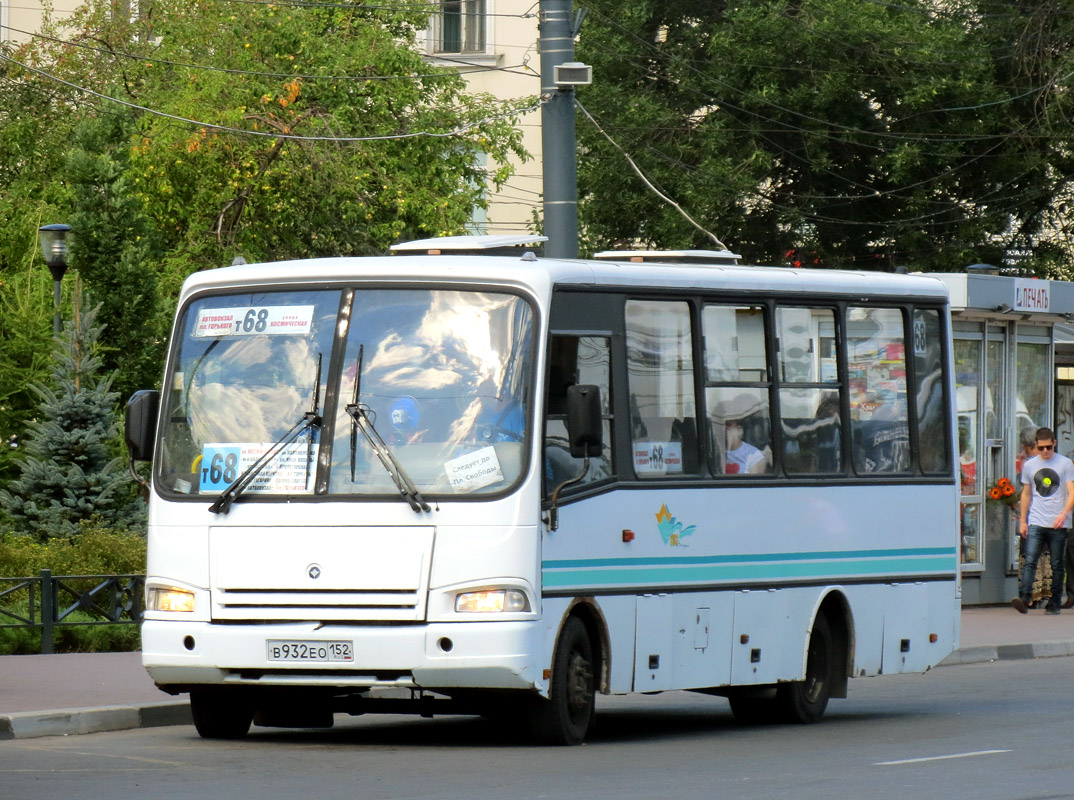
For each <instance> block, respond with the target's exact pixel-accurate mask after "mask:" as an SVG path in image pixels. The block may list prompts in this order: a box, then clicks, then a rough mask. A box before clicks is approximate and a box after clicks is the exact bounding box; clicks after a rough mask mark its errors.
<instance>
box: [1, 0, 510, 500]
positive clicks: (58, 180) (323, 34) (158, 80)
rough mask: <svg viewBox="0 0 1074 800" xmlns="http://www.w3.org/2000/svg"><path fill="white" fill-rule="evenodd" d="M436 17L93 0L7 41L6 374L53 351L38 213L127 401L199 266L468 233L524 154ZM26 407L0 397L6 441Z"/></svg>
mask: <svg viewBox="0 0 1074 800" xmlns="http://www.w3.org/2000/svg"><path fill="white" fill-rule="evenodd" d="M117 9H118V11H117ZM428 13H429V9H428V8H427V7H425V6H423V5H421V4H414V3H412V2H409V0H386V1H385V2H378V3H377V4H375V5H371V6H362V5H354V6H341V5H339V4H323V5H322V4H308V3H301V4H294V5H275V4H270V3H219V2H209V1H208V0H199V1H198V2H193V3H191V2H188V1H187V0H182V1H180V0H157V2H154V3H151V4H141V7H140V12H139V13H138V14H135V15H134V16H133V17H132V16H131V15H130V14H129V13H125V12H124V11H123V4H119V5H118V6H117V5H115V4H113V3H112V2H110V1H109V2H106V1H105V0H93V1H92V2H90V3H88V4H86V5H85V6H82V7H80V8H79V9H78V10H77V11H76V12H75V13H74V14H72V15H70V16H64V17H63V18H62V19H56V20H53V19H52V18H51V17H48V16H46V19H45V22H44V24H43V26H42V35H41V36H38V37H36V38H35V39H34V40H33V41H31V42H29V43H27V44H25V45H22V46H19V47H17V48H12V47H10V46H8V45H6V44H0V48H3V53H4V54H5V55H6V56H8V57H10V58H11V59H13V60H4V59H0V215H2V217H3V219H4V220H5V225H4V228H3V230H0V293H2V295H3V296H2V298H0V304H2V305H3V308H4V310H5V313H6V310H7V308H9V307H11V305H12V304H14V303H16V302H18V303H22V308H23V310H24V313H23V314H22V315H21V316H20V317H18V318H17V325H16V324H14V323H15V322H16V318H14V317H7V316H4V317H0V368H3V367H4V365H6V364H8V363H15V364H17V365H18V368H19V369H20V370H21V373H20V374H23V375H26V376H27V378H33V377H39V371H40V369H41V365H42V364H43V363H44V362H45V360H46V359H45V356H46V355H47V352H48V342H49V341H50V339H49V331H50V327H51V316H52V311H51V304H50V303H49V302H48V298H49V295H48V294H45V295H43V297H42V296H41V292H40V290H41V289H42V288H43V289H44V290H45V291H46V292H47V291H48V289H50V288H51V286H50V284H47V283H44V284H42V283H41V281H42V280H44V279H45V278H47V273H45V270H44V267H43V266H42V265H41V263H40V261H39V260H38V261H36V263H35V261H34V259H35V258H36V259H39V256H37V255H36V229H37V226H38V225H40V224H42V222H61V221H62V222H67V223H69V224H71V225H72V228H73V234H74V242H73V245H72V249H71V256H70V263H71V266H72V267H73V268H74V270H75V271H76V272H77V273H78V274H80V275H81V277H82V279H83V281H84V283H85V285H86V288H87V290H88V291H89V293H90V294H92V295H93V296H94V297H96V298H98V299H99V300H100V301H101V302H102V307H101V311H100V321H101V322H102V323H103V325H104V333H103V334H102V339H101V352H100V356H101V357H102V358H103V359H104V367H105V368H106V369H107V370H108V371H112V370H115V371H117V374H116V377H115V384H114V385H115V387H116V388H117V389H119V390H121V392H122V393H123V394H124V395H125V394H127V393H128V392H130V391H131V390H133V389H136V388H143V387H146V386H149V385H151V384H152V383H154V382H155V381H156V380H158V377H157V376H158V375H159V374H160V373H161V370H162V366H163V365H162V358H163V351H164V344H163V342H164V338H165V336H164V332H165V330H166V322H165V321H166V320H167V319H168V318H170V316H171V314H172V313H173V311H174V299H175V297H176V296H177V295H178V291H179V287H180V285H181V284H182V281H183V280H184V279H185V278H186V277H187V276H188V275H189V274H191V273H192V272H194V271H197V270H201V269H209V268H215V267H219V266H224V265H227V264H229V263H231V262H232V261H233V259H234V258H235V257H236V256H239V255H241V256H243V257H244V258H245V259H246V260H248V261H256V260H266V259H288V258H305V257H316V256H336V255H360V254H369V253H382V252H385V251H386V250H387V248H388V247H389V245H391V244H392V243H393V242H394V241H397V240H399V239H407V238H419V237H424V236H433V235H444V234H451V233H461V232H464V231H465V230H466V229H467V226H468V224H469V223H470V221H471V219H472V218H473V213H474V209H475V207H480V206H482V205H484V204H485V203H486V200H485V198H484V191H485V185H486V179H487V176H488V175H489V174H492V175H494V176H495V177H496V178H497V179H498V180H500V181H505V180H507V179H508V178H509V176H510V168H509V167H508V166H507V164H508V161H509V157H512V156H523V155H524V153H523V152H522V150H521V145H520V142H521V136H520V134H519V132H518V130H517V129H516V127H515V119H514V112H515V111H516V110H517V107H516V105H512V104H504V103H500V102H498V101H496V100H494V99H493V98H491V97H488V96H483V95H472V94H470V93H468V92H467V90H466V85H465V83H464V81H463V79H462V78H461V77H460V76H459V74H458V73H457V71H455V70H451V69H442V68H436V67H432V66H429V65H427V64H426V63H425V62H424V61H423V59H422V57H421V55H420V54H419V52H418V48H417V46H416V41H417V39H416V37H417V36H418V35H420V34H423V33H424V30H425V27H426V23H427V19H428ZM207 31H211V32H212V33H211V35H207V34H206V32H207ZM30 243H32V247H31V248H30V249H29V250H27V246H28V244H30ZM38 271H39V272H40V273H41V275H38ZM70 283H71V279H67V280H66V281H65V287H66V286H68V285H70ZM29 285H32V289H33V292H32V293H31V294H30V295H29V296H28V297H26V298H25V300H24V295H23V294H22V291H23V287H26V286H29ZM16 287H18V291H19V294H17V295H16V294H12V292H13V291H14V290H15V288H16ZM66 313H67V310H66V309H65V314H66ZM26 331H31V332H32V335H31V334H30V333H27V332H26ZM35 370H37V371H38V372H35ZM6 375H7V373H6V372H5V376H6ZM28 383H29V380H27V382H26V384H28ZM26 384H24V385H26ZM6 385H7V384H5V386H6ZM20 388H21V387H20ZM34 402H36V398H35V397H33V396H32V395H31V394H29V393H28V392H25V391H15V392H14V393H13V394H12V395H11V396H10V397H3V398H0V426H2V430H0V433H3V434H4V437H5V438H7V437H8V436H10V435H12V434H13V433H16V432H17V431H18V430H20V429H21V427H22V424H23V423H24V422H25V420H27V419H29V417H30V416H31V415H32V414H33V413H34V405H33V403H34ZM4 468H5V463H4V458H3V457H0V483H2V481H3V479H4V478H5V477H6V476H5V474H4V472H3V470H4Z"/></svg>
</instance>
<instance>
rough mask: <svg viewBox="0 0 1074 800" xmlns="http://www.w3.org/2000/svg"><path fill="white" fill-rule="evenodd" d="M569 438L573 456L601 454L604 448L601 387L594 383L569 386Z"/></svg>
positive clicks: (582, 456)
mask: <svg viewBox="0 0 1074 800" xmlns="http://www.w3.org/2000/svg"><path fill="white" fill-rule="evenodd" d="M567 439H568V441H569V442H570V446H571V457H572V458H588V457H590V456H600V454H601V453H602V452H603V449H604V420H603V419H602V418H601V413H600V388H599V387H597V386H594V385H592V384H577V385H575V386H568V387H567Z"/></svg>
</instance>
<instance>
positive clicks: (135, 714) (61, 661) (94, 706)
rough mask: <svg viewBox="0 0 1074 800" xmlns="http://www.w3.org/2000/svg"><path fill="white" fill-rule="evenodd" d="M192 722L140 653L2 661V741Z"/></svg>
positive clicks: (1037, 653) (998, 634) (988, 656)
mask: <svg viewBox="0 0 1074 800" xmlns="http://www.w3.org/2000/svg"><path fill="white" fill-rule="evenodd" d="M961 638H962V641H961V647H960V649H959V650H957V651H956V652H954V653H952V654H951V655H950V656H948V657H947V658H946V659H944V661H943V662H942V663H941V665H940V666H946V665H949V664H972V663H981V662H988V661H996V660H998V659H1016V658H1047V657H1050V656H1070V655H1074V610H1071V611H1065V612H1063V613H1062V614H1060V615H1059V616H1057V617H1056V616H1045V615H1044V612H1043V611H1030V612H1029V613H1028V614H1019V613H1017V612H1016V611H1015V610H1014V609H1012V608H1011V607H1010V606H988V607H973V608H967V609H964V610H963V612H962V637H961ZM189 723H190V705H189V704H188V703H187V699H186V695H180V696H179V697H172V696H170V695H167V694H164V693H163V692H161V691H160V690H159V689H157V687H156V686H155V685H154V684H153V681H152V680H150V678H149V675H148V674H147V673H146V671H145V670H144V669H143V668H142V656H141V653H81V654H70V655H52V656H0V740H3V739H30V738H35V737H39V736H66V735H69V734H79V733H99V732H101V731H114V730H126V729H129V728H148V727H155V726H159V725H186V724H189Z"/></svg>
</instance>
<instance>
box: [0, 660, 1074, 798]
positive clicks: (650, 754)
mask: <svg viewBox="0 0 1074 800" xmlns="http://www.w3.org/2000/svg"><path fill="white" fill-rule="evenodd" d="M1072 678H1074V658H1048V659H1040V660H1022V661H999V662H994V663H991V664H968V665H963V666H953V667H943V668H940V669H937V670H933V671H932V672H930V673H927V674H925V675H911V676H892V677H879V678H867V679H858V680H854V681H851V684H850V698H849V699H847V700H838V701H833V702H832V705H831V706H830V707H829V712H828V714H827V715H826V717H825V719H824V720H823V721H822V722H821V723H819V724H817V725H813V726H782V725H774V726H759V727H741V726H738V725H736V724H735V723H734V721H733V719H732V717H731V713H730V710H729V708H728V706H727V703H726V701H724V700H722V699H719V698H711V697H706V696H703V695H693V694H688V693H684V692H671V693H667V694H663V695H655V696H630V697H614V698H600V699H599V700H598V710H599V715H600V716H599V728H598V730H597V731H596V732H595V733H594V735H593V736H592V737H591V739H590V741H589V742H587V743H586V744H585V745H583V746H581V747H574V748H542V747H535V746H531V745H529V744H527V743H526V742H525V741H524V740H522V739H521V738H520V737H517V736H513V735H512V733H511V731H510V730H507V731H504V730H503V729H501V728H497V727H495V726H494V725H493V724H492V723H489V722H485V721H483V720H480V719H475V718H451V717H444V718H437V719H435V720H422V719H416V718H410V717H389V716H381V717H377V716H371V717H359V718H353V719H351V718H344V717H337V726H336V727H335V728H333V729H331V730H328V731H280V730H277V729H263V728H255V729H254V730H253V732H252V734H251V735H250V737H249V738H247V739H245V740H243V741H240V742H211V741H205V740H202V739H199V738H198V737H197V734H196V733H195V732H194V729H193V728H192V727H187V726H180V727H171V728H156V729H147V730H132V731H122V732H116V733H100V734H91V735H86V736H77V737H53V738H46V739H29V740H12V741H5V742H0V797H3V798H4V800H31V798H32V799H33V800H50V799H51V798H64V800H67V799H68V798H79V799H80V800H95V799H96V798H101V800H105V799H106V798H107V800H121V799H122V798H134V797H138V798H145V797H167V798H179V797H191V798H213V799H214V800H240V798H241V799H242V800H246V798H251V797H253V798H256V800H277V798H279V799H280V800H285V799H286V800H294V799H295V798H300V799H301V800H315V799H316V798H356V799H360V800H381V799H382V798H383V799H385V800H400V799H402V798H406V799H407V800H422V799H423V798H437V800H443V799H446V798H459V800H483V799H484V798H505V799H508V800H516V799H517V800H526V799H528V798H550V799H552V800H578V798H585V800H633V799H634V798H638V799H639V800H642V799H644V800H662V799H663V798H691V799H692V798H735V800H748V799H749V798H784V797H786V798H796V800H808V799H810V798H824V800H831V799H832V798H869V799H870V800H872V799H873V798H877V799H882V798H899V800H905V798H907V797H914V798H943V800H949V799H950V798H996V799H997V800H1016V799H1017V798H1055V797H1071V796H1074V757H1071V755H1070V746H1069V743H1070V741H1071V738H1072V736H1071V734H1072V732H1074V680H1072Z"/></svg>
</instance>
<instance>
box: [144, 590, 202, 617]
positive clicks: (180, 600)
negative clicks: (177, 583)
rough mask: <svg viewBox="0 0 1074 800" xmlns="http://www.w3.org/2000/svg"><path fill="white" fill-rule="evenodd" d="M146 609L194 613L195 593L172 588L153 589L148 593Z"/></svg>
mask: <svg viewBox="0 0 1074 800" xmlns="http://www.w3.org/2000/svg"><path fill="white" fill-rule="evenodd" d="M145 608H146V610H147V611H182V612H187V613H191V612H193V611H194V593H193V592H186V591H183V590H182V589H176V588H174V587H171V586H165V587H153V588H151V589H148V590H147V591H146V596H145Z"/></svg>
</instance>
